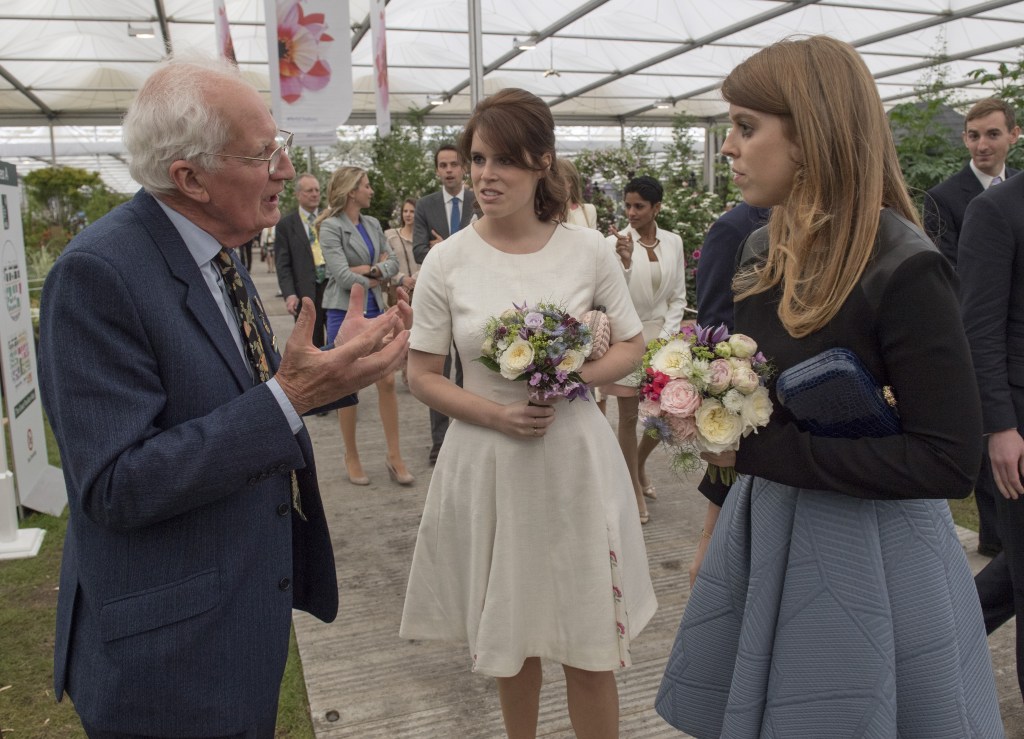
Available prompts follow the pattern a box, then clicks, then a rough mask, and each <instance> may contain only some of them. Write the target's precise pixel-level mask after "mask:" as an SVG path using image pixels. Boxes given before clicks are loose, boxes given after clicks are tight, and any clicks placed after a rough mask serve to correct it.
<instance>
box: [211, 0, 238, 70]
mask: <svg viewBox="0 0 1024 739" xmlns="http://www.w3.org/2000/svg"><path fill="white" fill-rule="evenodd" d="M213 18H214V24H213V25H214V28H215V29H216V33H217V54H218V55H219V56H220V57H221V58H222V59H227V60H228V61H229V62H231V63H232V64H237V63H238V60H236V59H235V45H234V43H232V41H231V25H230V24H229V23H228V11H227V10H226V9H225V8H224V0H213Z"/></svg>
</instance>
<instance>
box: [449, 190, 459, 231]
mask: <svg viewBox="0 0 1024 739" xmlns="http://www.w3.org/2000/svg"><path fill="white" fill-rule="evenodd" d="M461 226H462V213H461V212H460V211H459V199H458V198H452V222H451V225H450V227H449V229H448V235H449V236H450V235H452V234H454V233H455V232H456V231H458V230H459V228H460V227H461Z"/></svg>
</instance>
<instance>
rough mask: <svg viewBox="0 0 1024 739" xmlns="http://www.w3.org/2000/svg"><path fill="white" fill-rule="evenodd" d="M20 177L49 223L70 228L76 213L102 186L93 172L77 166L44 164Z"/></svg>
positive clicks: (100, 180) (78, 220) (30, 197)
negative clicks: (47, 165) (45, 165)
mask: <svg viewBox="0 0 1024 739" xmlns="http://www.w3.org/2000/svg"><path fill="white" fill-rule="evenodd" d="M22 181H23V182H24V183H25V192H26V193H27V195H28V199H29V202H30V203H32V204H33V205H34V206H36V207H37V208H39V209H40V210H41V211H42V213H43V216H44V218H46V219H47V220H48V221H49V223H50V224H52V225H57V226H60V227H62V228H63V229H65V230H67V231H71V230H72V229H73V226H75V225H79V222H80V221H81V220H82V219H81V218H80V217H79V215H78V214H79V213H81V212H83V211H84V209H85V205H86V203H87V202H89V200H90V198H92V196H93V194H94V193H95V192H96V191H97V190H99V189H101V188H102V189H104V190H105V189H106V187H105V186H104V184H103V180H102V179H100V176H99V174H97V173H96V172H87V171H85V170H84V169H78V168H77V167H44V168H43V169H37V170H35V171H34V172H29V173H28V174H26V175H25V176H24V177H23V178H22Z"/></svg>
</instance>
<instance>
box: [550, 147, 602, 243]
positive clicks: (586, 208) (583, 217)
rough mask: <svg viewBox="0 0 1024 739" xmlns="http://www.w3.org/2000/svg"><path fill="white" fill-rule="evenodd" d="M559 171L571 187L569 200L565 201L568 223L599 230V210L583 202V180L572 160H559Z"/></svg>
mask: <svg viewBox="0 0 1024 739" xmlns="http://www.w3.org/2000/svg"><path fill="white" fill-rule="evenodd" d="M558 169H559V171H560V172H561V174H562V176H563V177H564V178H565V181H566V184H567V185H568V186H569V198H568V200H566V201H565V217H564V220H565V222H566V223H572V224H573V225H576V226H583V227H584V228H597V208H595V207H594V206H593V205H591V204H590V203H584V202H583V179H582V178H581V177H580V171H579V170H578V169H576V165H575V164H573V163H572V160H571V159H559V160H558Z"/></svg>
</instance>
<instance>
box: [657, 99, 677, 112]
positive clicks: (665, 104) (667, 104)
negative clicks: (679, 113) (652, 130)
mask: <svg viewBox="0 0 1024 739" xmlns="http://www.w3.org/2000/svg"><path fill="white" fill-rule="evenodd" d="M673 105H675V102H674V101H673V100H672V99H670V98H664V99H662V100H655V101H654V107H655V108H657V109H658V110H665V109H666V108H671V107H672V106H673Z"/></svg>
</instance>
